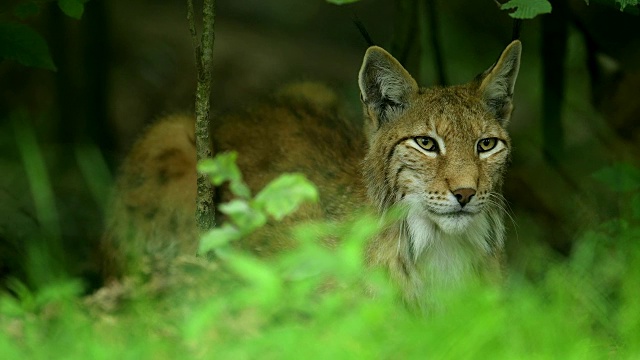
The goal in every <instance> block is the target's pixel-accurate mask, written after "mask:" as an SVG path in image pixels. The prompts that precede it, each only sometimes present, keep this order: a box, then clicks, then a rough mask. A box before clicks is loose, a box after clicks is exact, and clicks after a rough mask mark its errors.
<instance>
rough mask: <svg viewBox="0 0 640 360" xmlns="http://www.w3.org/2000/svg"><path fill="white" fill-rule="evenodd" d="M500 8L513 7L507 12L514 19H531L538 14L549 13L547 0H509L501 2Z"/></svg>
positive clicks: (549, 5)
mask: <svg viewBox="0 0 640 360" xmlns="http://www.w3.org/2000/svg"><path fill="white" fill-rule="evenodd" d="M501 9H502V10H512V9H515V11H513V12H511V13H509V16H511V17H512V18H515V19H533V18H534V17H536V16H538V15H541V14H548V13H550V12H551V4H550V3H549V1H548V0H510V1H508V2H506V3H504V4H502V7H501Z"/></svg>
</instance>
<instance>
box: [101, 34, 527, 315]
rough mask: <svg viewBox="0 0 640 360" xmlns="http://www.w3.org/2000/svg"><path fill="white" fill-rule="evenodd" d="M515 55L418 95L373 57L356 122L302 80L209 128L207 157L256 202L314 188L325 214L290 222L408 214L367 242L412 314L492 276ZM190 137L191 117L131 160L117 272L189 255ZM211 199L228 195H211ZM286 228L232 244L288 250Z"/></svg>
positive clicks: (374, 52) (115, 252)
mask: <svg viewBox="0 0 640 360" xmlns="http://www.w3.org/2000/svg"><path fill="white" fill-rule="evenodd" d="M520 53H521V45H520V42H518V41H514V42H513V43H511V44H510V45H509V46H508V47H507V48H506V49H505V51H504V52H503V53H502V55H501V57H500V58H499V60H498V61H497V62H496V63H495V64H494V65H493V66H492V67H491V68H490V69H489V70H487V71H486V72H484V73H483V74H481V75H479V76H478V77H477V78H476V79H474V80H473V81H471V82H470V83H468V84H465V85H459V86H452V87H445V88H431V89H426V88H420V87H419V86H418V85H417V83H416V82H415V80H414V79H413V78H412V77H411V76H410V75H409V73H408V72H407V71H406V70H405V69H404V68H403V67H402V66H401V65H400V64H399V63H398V62H397V61H396V60H395V59H394V58H393V57H392V56H391V55H390V54H388V53H387V52H386V51H384V50H383V49H381V48H379V47H371V48H369V49H368V50H367V52H366V54H365V57H364V61H363V64H362V67H361V70H360V73H359V78H358V82H359V86H360V90H361V100H362V103H363V112H364V122H363V123H362V125H358V124H357V123H353V122H351V121H349V120H348V119H346V117H344V116H342V115H341V113H340V111H339V106H338V102H337V100H336V96H335V95H334V94H333V93H332V92H331V91H330V90H328V89H326V88H325V87H323V86H320V85H317V84H313V83H303V84H298V85H293V86H289V87H287V88H284V89H283V90H282V91H280V93H279V94H278V95H277V96H275V100H274V101H272V102H270V103H267V104H264V105H261V106H258V107H256V108H254V109H253V110H250V111H249V112H246V113H241V114H236V115H232V116H228V117H224V118H221V119H216V120H215V121H214V122H215V125H214V126H215V127H214V128H213V129H212V137H213V139H214V144H215V145H214V147H215V152H217V153H219V152H223V151H227V150H235V151H237V152H238V154H239V155H238V165H239V166H240V168H241V170H242V171H243V174H244V177H245V179H246V181H247V183H248V185H249V187H250V188H251V190H252V191H253V192H254V193H255V192H257V191H258V190H260V189H261V188H262V187H263V186H264V185H265V184H267V183H268V182H269V181H270V180H272V179H274V178H275V177H276V176H277V175H278V174H280V173H282V172H292V171H296V172H302V173H304V174H306V175H307V177H308V178H309V179H311V180H312V181H313V182H314V183H315V184H317V186H318V188H319V189H320V201H319V203H317V204H312V205H306V206H304V207H303V208H302V209H301V210H300V211H299V212H298V213H297V214H296V215H295V216H293V217H290V218H288V219H287V222H288V223H291V222H296V221H300V220H304V219H318V218H324V219H335V220H340V219H346V218H348V217H349V216H350V215H352V214H354V213H356V212H357V211H358V210H360V209H362V208H363V207H369V208H371V209H373V210H374V211H376V212H377V213H378V214H379V215H380V216H383V215H384V214H385V213H387V212H388V211H389V210H390V209H391V208H392V207H395V206H398V207H400V208H403V209H404V210H405V211H404V214H405V215H404V216H403V217H402V218H401V219H400V220H397V221H395V222H394V223H393V224H391V225H390V226H388V227H387V228H386V229H385V230H384V231H382V232H381V233H380V234H379V235H378V236H377V237H375V238H374V239H372V241H371V242H370V243H369V244H368V246H367V251H366V260H367V264H368V265H369V266H371V267H383V268H385V269H386V270H387V271H388V273H389V275H390V277H391V278H392V279H394V281H395V282H396V283H397V284H398V285H399V287H400V288H401V289H402V292H403V294H404V297H405V300H406V301H408V302H410V303H418V304H420V303H423V302H424V299H428V298H429V296H430V295H429V294H430V293H431V292H432V291H433V290H434V289H435V288H437V287H441V286H445V287H448V286H455V285H456V284H459V283H461V282H462V281H464V279H467V278H472V279H498V278H499V277H500V273H501V258H502V252H503V238H504V224H503V215H504V204H503V200H502V199H503V198H502V195H501V187H502V181H503V175H504V172H505V169H506V166H507V163H508V159H509V152H510V146H511V144H510V139H509V135H508V133H507V131H506V125H507V123H508V121H509V119H510V116H511V111H512V96H513V89H514V85H515V80H516V77H517V74H518V69H519V63H520ZM193 132H194V127H193V120H192V119H191V117H188V116H173V117H169V118H166V119H164V120H162V121H160V122H159V123H157V124H156V125H154V126H152V127H151V128H150V129H149V130H148V131H147V133H146V135H145V136H143V137H142V138H141V140H140V141H139V142H138V143H137V144H136V145H135V146H134V148H133V149H132V152H131V154H130V155H129V157H128V158H127V160H125V162H124V164H123V167H122V172H121V175H120V178H119V181H118V185H117V189H116V196H115V197H114V202H113V206H112V210H111V213H110V214H111V215H110V216H109V219H108V223H107V232H106V235H105V247H106V249H107V250H108V252H109V254H111V255H110V258H111V259H112V262H111V264H112V265H113V266H111V269H115V270H113V271H112V272H111V273H112V274H119V273H121V272H122V269H123V266H124V267H127V266H130V265H131V261H130V260H128V259H131V258H133V257H136V256H139V255H141V254H142V255H144V256H145V257H146V258H147V259H153V258H154V257H157V258H159V259H164V258H166V257H167V256H174V255H175V254H178V253H181V252H187V253H194V252H195V249H196V247H197V246H196V245H197V237H196V230H195V222H194V220H193V219H194V216H193V214H194V211H195V175H196V173H195V148H194V144H193V137H194V135H193ZM216 197H217V200H218V201H225V200H228V199H229V194H227V192H226V191H224V190H221V189H218V192H217V194H216ZM286 225H287V224H284V225H276V224H269V225H267V227H266V228H265V229H264V230H262V231H261V232H260V234H258V235H256V236H252V237H250V238H248V239H246V241H243V242H242V243H241V244H240V246H242V247H244V248H246V249H248V250H251V251H254V252H256V253H258V254H265V255H268V254H271V253H274V252H277V251H281V250H282V249H286V248H289V247H290V246H292V243H291V241H290V240H289V236H288V235H287V234H286V231H284V228H285V227H286ZM330 245H331V246H333V245H334V244H330ZM158 254H160V255H158ZM159 262H161V261H159ZM152 263H153V261H152Z"/></svg>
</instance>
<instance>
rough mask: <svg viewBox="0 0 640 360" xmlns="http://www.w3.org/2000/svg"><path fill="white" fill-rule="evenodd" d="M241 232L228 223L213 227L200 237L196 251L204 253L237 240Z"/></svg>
mask: <svg viewBox="0 0 640 360" xmlns="http://www.w3.org/2000/svg"><path fill="white" fill-rule="evenodd" d="M241 237H242V233H241V232H240V231H239V230H238V229H236V228H235V227H233V226H232V225H230V224H224V225H222V227H219V228H215V229H213V230H211V231H209V232H208V233H206V234H204V235H203V236H202V237H201V238H200V246H199V247H198V253H199V254H204V253H207V252H209V251H211V250H215V249H217V248H220V247H222V246H225V245H227V244H229V243H230V242H231V241H236V240H239V239H240V238H241Z"/></svg>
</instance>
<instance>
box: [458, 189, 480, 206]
mask: <svg viewBox="0 0 640 360" xmlns="http://www.w3.org/2000/svg"><path fill="white" fill-rule="evenodd" d="M452 193H453V196H455V197H456V199H457V200H458V203H460V206H461V207H464V206H465V205H467V204H468V203H469V201H471V198H472V197H473V195H475V194H476V191H475V190H474V189H471V188H462V189H457V190H454V191H452Z"/></svg>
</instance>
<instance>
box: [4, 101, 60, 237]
mask: <svg viewBox="0 0 640 360" xmlns="http://www.w3.org/2000/svg"><path fill="white" fill-rule="evenodd" d="M11 122H12V124H13V129H14V133H15V138H16V144H17V146H18V151H19V153H20V157H21V158H22V163H23V164H24V169H25V172H26V174H27V181H28V182H29V187H30V189H31V195H32V197H33V202H34V205H35V209H36V217H37V219H38V221H39V222H40V225H41V226H42V228H43V229H44V230H45V231H46V232H47V233H48V234H49V235H50V236H53V237H54V238H56V239H60V235H61V232H60V222H59V217H58V210H57V208H56V204H55V198H54V194H53V188H52V186H51V181H50V179H49V174H48V173H47V168H46V166H45V161H44V158H43V156H42V151H41V149H40V147H39V145H38V142H37V139H36V135H35V133H34V132H33V128H32V126H31V124H30V121H29V117H28V115H27V113H26V112H25V111H22V110H20V111H16V112H14V113H13V114H11Z"/></svg>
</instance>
